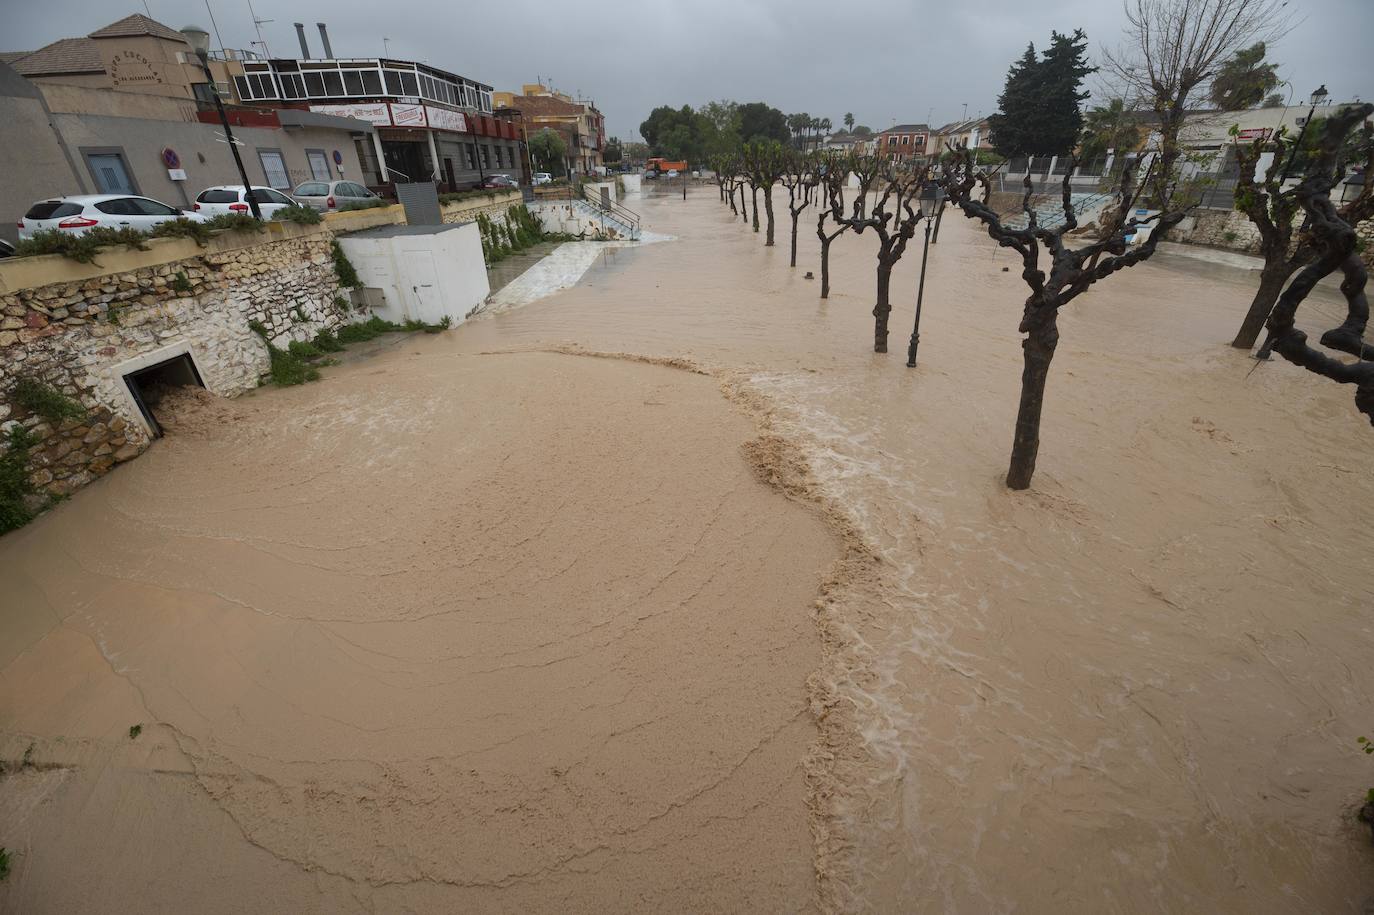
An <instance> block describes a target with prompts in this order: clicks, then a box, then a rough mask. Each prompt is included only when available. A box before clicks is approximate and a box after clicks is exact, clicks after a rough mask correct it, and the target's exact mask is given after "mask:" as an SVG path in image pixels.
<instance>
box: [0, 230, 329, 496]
mask: <svg viewBox="0 0 1374 915" xmlns="http://www.w3.org/2000/svg"><path fill="white" fill-rule="evenodd" d="M332 239H333V233H332V232H331V231H329V230H328V229H326V228H324V227H297V226H293V225H283V224H275V225H272V226H270V228H269V229H268V230H264V231H263V232H238V233H225V234H223V235H221V236H218V237H216V238H214V239H212V241H211V243H210V245H208V246H207V247H205V248H197V247H196V246H195V243H194V242H191V241H189V240H185V239H158V240H153V241H150V242H149V243H148V247H149V250H148V251H146V252H137V251H124V250H118V249H116V250H111V249H106V250H103V251H101V252H100V253H99V254H98V255H97V261H99V264H97V265H87V264H77V263H75V262H73V261H70V260H67V259H66V258H63V257H60V256H57V255H52V256H46V257H31V258H20V259H15V260H13V261H10V262H7V263H5V264H4V265H0V315H2V316H0V423H3V424H4V426H5V428H8V427H9V425H10V424H12V423H19V424H22V425H23V426H25V427H26V428H28V429H29V431H30V432H31V433H32V434H33V435H34V436H35V437H36V438H37V439H38V444H37V445H36V446H35V447H34V448H33V449H31V451H30V455H31V459H30V460H31V463H30V467H31V468H32V470H33V473H32V475H31V479H32V481H33V482H34V483H35V484H36V485H37V486H39V487H41V488H43V489H45V490H46V491H47V492H49V493H51V494H54V495H64V494H67V493H70V492H72V491H73V490H75V489H77V488H79V487H80V486H82V485H85V484H86V483H88V482H90V481H91V480H92V479H94V478H95V477H97V476H99V475H101V474H103V473H105V472H107V471H108V470H109V469H110V468H111V467H112V466H113V465H114V464H115V463H118V462H120V461H125V460H128V459H129V458H132V457H134V456H136V455H137V454H140V453H141V452H142V451H143V450H144V449H145V448H146V447H147V446H148V443H149V438H150V435H149V431H148V429H147V427H146V425H145V423H144V421H143V419H142V415H141V413H140V412H139V411H138V408H137V405H136V404H135V403H134V401H133V398H132V396H131V395H130V394H129V392H128V388H127V386H126V384H125V382H124V375H125V374H126V373H127V371H129V370H130V363H131V362H137V361H141V360H146V361H147V362H148V363H149V364H152V363H155V362H157V361H161V358H162V357H163V356H165V357H166V358H172V357H174V356H176V355H179V353H181V352H189V353H190V354H191V357H192V359H193V360H194V362H195V364H196V367H197V369H198V370H199V372H200V375H201V378H202V380H203V381H204V382H205V386H206V387H207V388H208V389H209V390H211V391H213V392H214V393H216V394H221V395H225V396H232V395H234V394H239V393H241V392H243V391H246V390H249V389H251V388H253V387H256V386H257V385H258V384H259V381H260V379H261V378H262V377H263V376H264V374H265V373H266V372H267V370H268V364H269V360H268V353H267V348H266V346H265V345H264V343H263V341H262V339H261V338H260V337H258V335H257V334H256V333H254V332H253V331H252V330H251V329H250V328H249V322H250V321H258V322H261V323H262V324H263V325H264V326H265V327H266V328H267V330H268V336H269V337H270V338H271V339H272V340H273V342H274V343H276V344H277V345H279V346H282V347H284V346H285V345H286V344H287V343H288V342H289V341H291V340H307V339H310V338H311V337H313V336H314V335H315V334H317V333H318V332H319V331H321V330H324V329H333V328H336V327H338V326H340V325H341V324H343V323H345V322H346V321H348V320H349V319H350V314H349V306H348V304H347V300H346V299H340V288H339V284H338V279H337V277H336V276H335V273H334V270H333V265H332V259H331V248H330V242H331V241H332ZM102 265H103V266H102ZM36 276H46V277H49V278H58V277H60V279H55V280H54V281H52V282H46V283H41V284H35V285H27V286H26V285H22V282H23V281H24V280H26V279H31V278H33V277H36ZM140 367H141V366H140ZM21 376H29V377H32V378H35V379H38V380H41V381H43V382H45V383H47V384H49V385H51V386H53V387H55V388H57V389H58V390H60V391H62V392H63V393H65V394H67V395H68V396H70V397H72V398H73V399H75V400H76V401H77V402H79V403H80V404H81V405H82V406H83V407H85V408H86V410H87V411H88V417H87V419H86V420H85V421H70V420H69V421H66V422H62V423H60V424H57V425H54V424H53V423H50V422H48V421H47V420H45V419H43V418H42V417H40V416H37V415H34V414H31V413H29V412H28V411H26V410H25V409H24V408H23V407H22V406H21V405H20V404H18V403H17V402H15V400H14V396H13V388H14V382H15V381H16V379H18V378H19V377H21Z"/></svg>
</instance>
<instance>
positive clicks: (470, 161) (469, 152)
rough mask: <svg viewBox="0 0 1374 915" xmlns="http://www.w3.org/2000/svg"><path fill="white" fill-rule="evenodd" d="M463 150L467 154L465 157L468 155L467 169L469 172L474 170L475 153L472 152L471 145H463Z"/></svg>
mask: <svg viewBox="0 0 1374 915" xmlns="http://www.w3.org/2000/svg"><path fill="white" fill-rule="evenodd" d="M463 149H464V151H465V152H466V153H467V155H468V169H469V170H473V169H476V168H477V154H476V153H475V152H473V151H472V144H471V143H464V144H463Z"/></svg>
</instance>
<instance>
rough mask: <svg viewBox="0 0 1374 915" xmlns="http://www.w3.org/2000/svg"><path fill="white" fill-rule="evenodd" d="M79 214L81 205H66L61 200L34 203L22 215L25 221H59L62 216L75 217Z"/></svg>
mask: <svg viewBox="0 0 1374 915" xmlns="http://www.w3.org/2000/svg"><path fill="white" fill-rule="evenodd" d="M80 212H81V205H80V204H78V203H67V202H66V201H63V200H44V201H43V202H42V203H35V204H34V205H33V206H31V207H29V211H28V212H27V213H25V214H24V218H25V219H61V218H62V217H64V216H75V215H76V214H77V213H80Z"/></svg>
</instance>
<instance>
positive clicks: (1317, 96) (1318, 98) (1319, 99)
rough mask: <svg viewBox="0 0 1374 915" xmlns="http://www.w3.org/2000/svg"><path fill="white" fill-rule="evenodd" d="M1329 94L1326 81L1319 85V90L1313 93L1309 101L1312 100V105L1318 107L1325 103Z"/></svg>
mask: <svg viewBox="0 0 1374 915" xmlns="http://www.w3.org/2000/svg"><path fill="white" fill-rule="evenodd" d="M1328 95H1330V93H1329V92H1327V91H1326V83H1322V84H1321V85H1320V86H1318V87H1317V90H1316V91H1315V92H1313V93H1312V98H1311V99H1309V101H1311V103H1312V107H1313V108H1318V107H1320V106H1322V105H1325V104H1326V97H1327V96H1328Z"/></svg>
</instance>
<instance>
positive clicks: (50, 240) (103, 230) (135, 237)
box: [14, 226, 148, 264]
mask: <svg viewBox="0 0 1374 915" xmlns="http://www.w3.org/2000/svg"><path fill="white" fill-rule="evenodd" d="M147 239H148V236H146V235H144V234H143V233H142V232H139V231H138V230H136V229H131V228H129V227H128V226H124V227H123V228H119V229H111V228H109V227H107V226H97V227H96V228H94V229H91V230H90V231H89V232H87V233H86V234H84V235H73V234H71V233H69V232H63V231H61V230H59V229H42V230H40V231H38V232H35V233H33V236H32V237H30V238H23V239H20V240H19V244H17V245H15V247H14V254H15V256H16V257H33V256H36V255H40V254H60V255H62V256H63V257H67V258H70V259H72V260H74V261H76V262H77V263H81V264H94V263H95V255H96V252H97V251H99V250H100V249H101V248H105V247H111V246H114V245H124V246H126V247H129V248H133V249H135V250H138V251H146V250H147V249H148V246H147V245H145V244H144V242H145V241H147Z"/></svg>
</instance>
